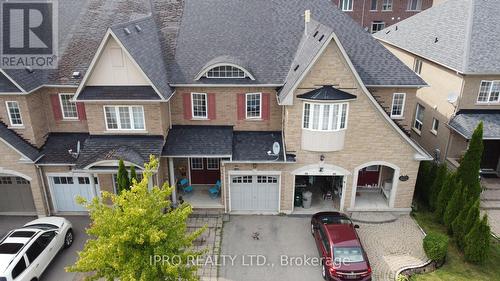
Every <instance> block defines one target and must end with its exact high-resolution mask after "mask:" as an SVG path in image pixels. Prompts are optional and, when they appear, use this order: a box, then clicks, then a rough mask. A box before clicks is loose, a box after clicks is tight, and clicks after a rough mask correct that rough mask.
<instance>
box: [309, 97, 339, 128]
mask: <svg viewBox="0 0 500 281" xmlns="http://www.w3.org/2000/svg"><path fill="white" fill-rule="evenodd" d="M306 104H309V127H310V128H305V127H304V117H305V116H304V109H305V106H306ZM343 104H345V105H346V109H345V122H344V123H345V124H344V128H340V125H341V123H342V105H343ZM314 105H320V109H319V120H318V129H312V124H313V116H312V115H313V111H314V110H313V108H314ZM322 105H330V106H333V105H338V106H339V111H338V112H337V118H338V120H337V121H338V122H337V128H335V129H333V128H330V126H328V127H329V128H328V129H327V130H323V129H321V128H322V127H323V110H324V106H322ZM328 118H329V120H332V125H333V110H331V109H330V112H329V117H328ZM348 119H349V103H348V102H342V103H319V102H316V103H315V102H304V103H303V105H302V129H303V130H309V131H317V132H339V131H343V130H347V122H348V121H347V120H348Z"/></svg>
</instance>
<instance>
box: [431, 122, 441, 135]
mask: <svg viewBox="0 0 500 281" xmlns="http://www.w3.org/2000/svg"><path fill="white" fill-rule="evenodd" d="M436 121H437V122H438V126H439V123H440V122H439V120H438V119H437V118H435V117H433V118H432V126H431V130H430V131H431V133H433V134H434V135H436V136H437V134H438V131H437V130H436V129H435V128H434V125H436ZM438 130H439V127H438Z"/></svg>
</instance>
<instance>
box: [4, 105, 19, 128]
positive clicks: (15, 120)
mask: <svg viewBox="0 0 500 281" xmlns="http://www.w3.org/2000/svg"><path fill="white" fill-rule="evenodd" d="M5 105H6V106H7V111H8V112H9V120H10V125H11V126H12V127H21V126H23V118H22V117H21V109H20V108H19V103H18V102H17V101H6V102H5Z"/></svg>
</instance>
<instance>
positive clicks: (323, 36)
mask: <svg viewBox="0 0 500 281" xmlns="http://www.w3.org/2000/svg"><path fill="white" fill-rule="evenodd" d="M323 38H325V35H324V34H323V35H321V37H320V38H319V40H318V41H319V42H321V40H323Z"/></svg>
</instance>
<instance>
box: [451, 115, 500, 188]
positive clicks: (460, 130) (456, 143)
mask: <svg viewBox="0 0 500 281" xmlns="http://www.w3.org/2000/svg"><path fill="white" fill-rule="evenodd" d="M481 121H482V122H483V147H484V151H483V158H482V160H481V175H482V176H483V177H486V178H493V179H494V178H499V177H500V110H461V111H459V112H458V113H457V115H456V116H455V117H453V119H452V120H451V121H450V123H449V125H448V126H449V127H450V129H451V132H452V133H451V135H450V140H449V145H448V151H447V156H446V157H447V158H446V159H447V161H448V163H450V164H451V165H452V166H454V167H458V166H459V165H460V160H461V159H462V157H463V155H464V154H465V151H467V148H468V146H469V141H470V139H471V138H472V134H473V132H474V130H475V129H476V127H477V125H478V124H479V122H481Z"/></svg>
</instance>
